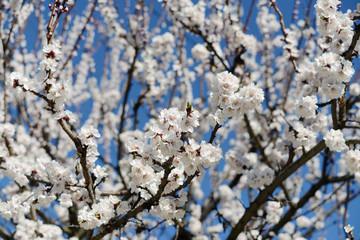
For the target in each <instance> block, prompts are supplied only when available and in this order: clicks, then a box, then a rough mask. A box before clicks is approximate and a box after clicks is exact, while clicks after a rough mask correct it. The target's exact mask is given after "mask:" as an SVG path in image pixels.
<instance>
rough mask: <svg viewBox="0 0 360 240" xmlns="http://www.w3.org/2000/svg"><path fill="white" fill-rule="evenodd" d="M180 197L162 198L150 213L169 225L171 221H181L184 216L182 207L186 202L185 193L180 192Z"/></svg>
mask: <svg viewBox="0 0 360 240" xmlns="http://www.w3.org/2000/svg"><path fill="white" fill-rule="evenodd" d="M180 196H181V197H178V198H174V197H162V198H160V200H159V204H158V205H157V206H153V207H152V208H151V210H150V213H151V214H152V215H154V216H157V217H161V218H162V219H164V220H167V221H168V223H171V220H172V219H177V220H180V221H181V220H182V219H183V218H184V215H185V211H184V209H182V206H184V204H185V203H186V201H187V193H185V192H183V191H182V192H181V193H180Z"/></svg>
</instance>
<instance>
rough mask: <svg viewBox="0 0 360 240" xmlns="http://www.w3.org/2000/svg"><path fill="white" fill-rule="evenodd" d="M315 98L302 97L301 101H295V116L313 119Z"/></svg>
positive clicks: (315, 106)
mask: <svg viewBox="0 0 360 240" xmlns="http://www.w3.org/2000/svg"><path fill="white" fill-rule="evenodd" d="M316 103H317V98H316V96H314V95H313V96H306V97H302V99H301V100H297V101H296V108H295V114H296V115H298V116H299V117H303V118H314V117H315V116H316V109H317V108H318V106H317V105H316Z"/></svg>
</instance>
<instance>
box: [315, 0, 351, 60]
mask: <svg viewBox="0 0 360 240" xmlns="http://www.w3.org/2000/svg"><path fill="white" fill-rule="evenodd" d="M340 4H341V1H340V0H318V1H317V3H316V4H315V10H316V15H317V25H318V30H319V34H320V36H322V37H323V43H322V44H321V46H322V47H323V48H329V47H330V49H331V51H333V52H335V53H337V54H342V53H343V52H345V51H346V50H347V49H348V48H349V46H350V44H351V40H352V37H353V35H354V32H353V29H352V26H353V25H354V22H353V21H352V20H351V18H350V17H351V16H350V14H349V13H345V14H343V13H342V12H340V11H338V6H340Z"/></svg>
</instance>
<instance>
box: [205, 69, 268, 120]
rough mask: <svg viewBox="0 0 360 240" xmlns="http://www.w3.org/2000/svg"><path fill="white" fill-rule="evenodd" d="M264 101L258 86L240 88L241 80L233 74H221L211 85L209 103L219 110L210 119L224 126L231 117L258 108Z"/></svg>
mask: <svg viewBox="0 0 360 240" xmlns="http://www.w3.org/2000/svg"><path fill="white" fill-rule="evenodd" d="M263 100H264V92H263V90H262V89H261V88H260V87H258V86H257V85H255V84H253V83H251V84H249V85H247V86H240V79H239V78H237V77H236V76H234V75H233V74H231V73H229V72H226V71H225V72H222V73H219V74H217V75H216V77H215V78H214V80H213V81H212V85H211V92H210V100H209V101H210V104H211V106H212V107H214V108H217V110H216V112H215V115H212V114H211V115H210V118H211V119H212V120H214V122H213V123H215V121H216V122H217V123H219V124H223V123H224V121H226V120H227V119H228V118H230V117H233V116H236V115H241V114H243V113H245V112H246V111H249V110H251V109H254V108H256V107H257V106H259V105H260V104H261V102H262V101H263ZM219 108H220V109H219Z"/></svg>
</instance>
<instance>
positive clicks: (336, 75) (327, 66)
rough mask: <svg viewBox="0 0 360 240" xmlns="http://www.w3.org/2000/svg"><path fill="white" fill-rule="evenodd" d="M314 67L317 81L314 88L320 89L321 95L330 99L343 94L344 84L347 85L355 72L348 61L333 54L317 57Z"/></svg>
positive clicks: (327, 53) (328, 53)
mask: <svg viewBox="0 0 360 240" xmlns="http://www.w3.org/2000/svg"><path fill="white" fill-rule="evenodd" d="M314 66H315V70H316V72H317V77H318V81H319V82H315V83H314V86H316V87H321V89H322V93H323V95H324V96H325V97H326V98H330V99H336V98H340V97H341V96H342V95H343V94H344V88H345V85H344V83H348V82H349V81H350V79H351V77H352V76H353V74H354V72H355V70H354V68H353V66H352V63H351V62H350V61H348V60H345V59H344V58H343V57H342V56H340V55H338V54H336V53H333V52H326V53H323V54H322V55H320V56H319V57H317V58H316V59H315V64H314Z"/></svg>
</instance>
